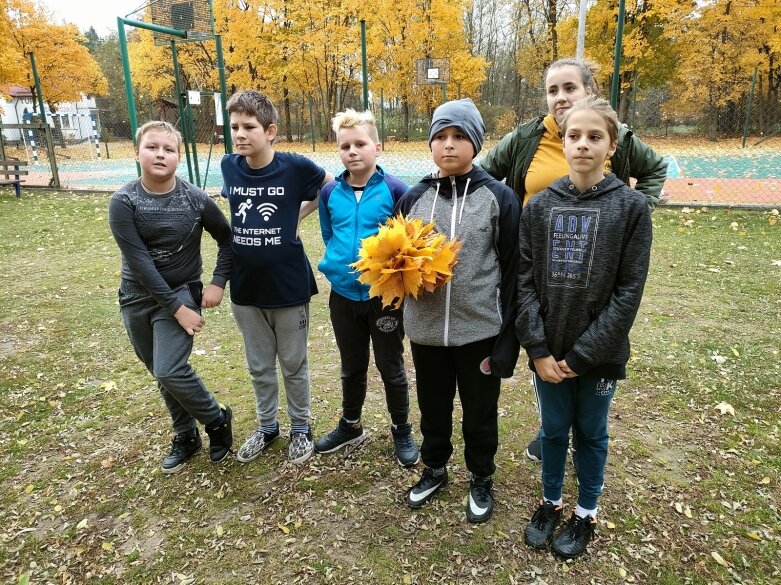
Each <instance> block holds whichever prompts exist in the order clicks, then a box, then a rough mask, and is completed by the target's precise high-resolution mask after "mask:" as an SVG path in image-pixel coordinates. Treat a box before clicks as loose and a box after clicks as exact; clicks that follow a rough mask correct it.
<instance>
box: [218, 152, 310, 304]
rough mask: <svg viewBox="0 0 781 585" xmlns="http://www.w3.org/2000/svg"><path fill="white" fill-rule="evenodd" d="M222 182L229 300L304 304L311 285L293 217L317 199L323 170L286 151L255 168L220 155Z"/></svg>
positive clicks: (242, 160)
mask: <svg viewBox="0 0 781 585" xmlns="http://www.w3.org/2000/svg"><path fill="white" fill-rule="evenodd" d="M222 178H223V182H224V185H223V189H222V195H223V197H227V198H228V202H229V204H230V211H231V218H230V219H231V250H232V251H233V268H232V271H231V279H230V283H231V286H230V293H231V300H232V301H233V302H234V303H236V304H237V305H254V306H256V307H261V308H264V309H274V308H280V307H291V306H295V305H302V304H304V303H307V302H309V299H310V298H311V296H312V295H313V294H315V293H317V285H316V284H315V279H314V275H313V274H312V267H311V266H310V265H309V260H308V259H307V257H306V253H305V252H304V245H303V243H302V242H301V240H300V239H299V238H298V236H297V235H296V231H297V229H298V214H299V211H300V208H301V203H302V202H304V201H311V200H312V199H314V198H315V197H316V196H317V191H318V189H319V188H320V186H321V185H322V184H323V179H324V178H325V170H323V169H322V168H321V167H320V166H318V165H317V164H315V163H313V162H312V161H310V160H309V159H308V158H306V157H303V156H301V155H298V154H292V153H288V152H275V153H274V158H273V159H272V161H271V162H270V163H269V164H268V165H266V166H265V167H263V168H260V169H251V168H250V167H249V165H247V162H246V159H245V158H244V157H243V156H241V155H238V154H226V155H225V156H224V157H223V159H222Z"/></svg>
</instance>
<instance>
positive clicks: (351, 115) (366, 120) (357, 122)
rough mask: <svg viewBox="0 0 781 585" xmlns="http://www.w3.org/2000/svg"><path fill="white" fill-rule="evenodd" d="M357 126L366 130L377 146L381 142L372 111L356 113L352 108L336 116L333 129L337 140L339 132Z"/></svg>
mask: <svg viewBox="0 0 781 585" xmlns="http://www.w3.org/2000/svg"><path fill="white" fill-rule="evenodd" d="M356 126H360V127H362V128H363V129H364V130H366V133H367V134H368V135H369V138H371V139H372V140H373V141H374V143H375V144H378V143H379V142H380V135H379V134H378V133H377V120H376V118H375V117H374V114H372V113H371V112H370V111H368V110H367V111H365V112H356V111H355V110H353V109H352V108H347V109H346V110H345V111H344V112H339V113H338V114H336V116H334V119H333V126H332V127H333V129H334V133H335V134H336V137H337V139H338V138H339V130H341V129H342V128H355V127H356Z"/></svg>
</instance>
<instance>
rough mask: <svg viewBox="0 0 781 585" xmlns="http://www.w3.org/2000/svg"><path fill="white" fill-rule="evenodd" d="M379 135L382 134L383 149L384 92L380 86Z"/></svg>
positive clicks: (383, 147) (383, 144) (383, 146)
mask: <svg viewBox="0 0 781 585" xmlns="http://www.w3.org/2000/svg"><path fill="white" fill-rule="evenodd" d="M380 133H381V134H380V136H382V149H383V150H385V93H384V90H383V89H382V88H380Z"/></svg>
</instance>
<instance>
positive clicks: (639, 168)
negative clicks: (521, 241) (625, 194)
mask: <svg viewBox="0 0 781 585" xmlns="http://www.w3.org/2000/svg"><path fill="white" fill-rule="evenodd" d="M542 120H543V118H542V116H540V117H539V118H535V119H534V120H531V121H530V122H527V123H525V124H521V125H519V126H517V127H516V128H515V130H513V131H512V132H510V133H509V134H506V135H505V136H504V138H502V140H501V141H499V144H497V145H496V146H494V147H493V148H492V149H491V151H490V152H489V153H488V154H486V155H485V157H484V158H483V159H482V160H481V161H480V166H482V167H483V168H484V169H485V170H486V171H487V172H488V174H490V175H491V176H493V177H494V178H496V179H499V180H500V181H501V180H502V179H506V182H507V185H508V186H509V187H510V188H511V189H512V190H513V191H515V192H516V193H517V194H518V196H519V197H520V198H521V201H523V199H524V195H525V191H524V186H523V185H524V179H525V177H526V171H528V170H529V165H531V162H532V159H533V158H534V153H535V152H536V151H537V146H538V145H539V144H540V140H542V135H543V134H544V133H545V126H544V125H543V123H542ZM610 164H611V168H612V171H613V173H614V174H615V175H616V176H617V177H618V178H619V179H621V180H622V181H623V182H624V183H625V184H627V185H628V184H629V177H634V178H635V179H637V184H636V185H635V187H634V188H635V189H637V190H638V191H640V192H641V193H642V194H643V195H645V199H646V201H647V202H648V207H649V208H650V209H651V210H653V209H654V208H655V207H656V205H657V204H658V203H659V196H660V195H661V193H662V187H663V186H664V179H665V177H667V163H666V162H665V161H664V159H663V158H662V157H661V156H659V155H658V154H656V152H654V150H653V148H651V147H650V146H648V145H647V144H645V143H644V142H643V141H642V140H640V139H639V138H637V137H636V136H635V135H634V133H633V132H632V131H631V130H630V129H629V128H627V127H626V126H625V125H622V126H621V128H620V130H619V132H618V145H617V147H616V152H615V153H614V154H613V156H612V157H610Z"/></svg>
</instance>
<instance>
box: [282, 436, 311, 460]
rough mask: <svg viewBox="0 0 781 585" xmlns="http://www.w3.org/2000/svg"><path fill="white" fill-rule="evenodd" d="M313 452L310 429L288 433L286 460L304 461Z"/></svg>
mask: <svg viewBox="0 0 781 585" xmlns="http://www.w3.org/2000/svg"><path fill="white" fill-rule="evenodd" d="M314 452H315V444H314V443H313V442H312V431H307V432H306V433H291V434H290V446H289V447H288V449H287V460H288V461H290V463H294V464H299V463H304V462H305V461H306V460H307V459H309V458H310V457H311V456H312V453H314Z"/></svg>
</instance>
